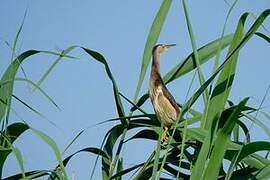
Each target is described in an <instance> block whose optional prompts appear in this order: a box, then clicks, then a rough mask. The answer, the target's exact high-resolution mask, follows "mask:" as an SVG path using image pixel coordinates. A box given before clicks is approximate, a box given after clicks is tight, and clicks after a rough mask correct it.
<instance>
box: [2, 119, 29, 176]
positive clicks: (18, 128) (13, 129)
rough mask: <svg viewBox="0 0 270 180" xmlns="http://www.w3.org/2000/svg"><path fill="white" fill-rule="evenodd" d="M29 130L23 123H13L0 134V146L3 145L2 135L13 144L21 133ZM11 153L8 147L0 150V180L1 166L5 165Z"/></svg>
mask: <svg viewBox="0 0 270 180" xmlns="http://www.w3.org/2000/svg"><path fill="white" fill-rule="evenodd" d="M28 129H29V126H27V125H26V124H24V123H13V124H11V125H9V126H8V127H7V128H6V130H5V131H4V132H1V133H3V134H1V139H0V142H1V143H0V144H1V145H3V144H5V142H4V141H5V139H3V137H2V136H3V135H5V136H6V137H7V138H8V140H9V143H11V144H12V143H13V142H14V141H15V140H16V139H17V138H18V137H19V136H20V135H21V134H22V133H23V132H25V131H26V130H28ZM11 152H12V149H11V148H10V147H9V146H8V144H7V146H6V147H3V146H2V148H0V179H1V178H2V170H3V165H4V163H5V160H6V158H7V156H8V155H9V154H10V153H11Z"/></svg>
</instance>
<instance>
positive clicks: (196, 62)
mask: <svg viewBox="0 0 270 180" xmlns="http://www.w3.org/2000/svg"><path fill="white" fill-rule="evenodd" d="M182 4H183V8H184V12H185V17H186V24H187V27H188V32H189V37H190V40H191V45H192V50H193V54H194V59H195V66H196V68H197V70H198V76H199V81H200V85H202V84H203V83H205V78H204V75H203V72H202V70H201V64H200V59H199V55H198V51H197V45H196V42H195V37H194V33H193V30H192V25H191V20H190V17H189V13H188V7H187V3H186V1H185V0H182ZM208 96H209V93H208V91H207V89H205V92H204V94H203V100H204V104H205V105H206V103H207V100H208Z"/></svg>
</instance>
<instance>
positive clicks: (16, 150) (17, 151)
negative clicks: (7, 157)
mask: <svg viewBox="0 0 270 180" xmlns="http://www.w3.org/2000/svg"><path fill="white" fill-rule="evenodd" d="M11 147H12V152H13V153H14V154H15V157H16V159H17V161H18V163H19V166H20V169H21V172H22V177H24V178H25V170H24V163H23V157H22V153H21V151H20V150H19V149H18V148H16V147H13V146H12V145H11Z"/></svg>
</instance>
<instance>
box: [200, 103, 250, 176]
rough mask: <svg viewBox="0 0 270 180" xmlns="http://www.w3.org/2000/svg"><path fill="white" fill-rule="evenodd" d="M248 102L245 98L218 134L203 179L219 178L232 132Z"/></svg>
mask: <svg viewBox="0 0 270 180" xmlns="http://www.w3.org/2000/svg"><path fill="white" fill-rule="evenodd" d="M247 101H248V98H245V99H244V100H242V101H241V102H240V103H239V105H238V106H237V108H236V109H235V110H234V111H233V113H232V114H231V116H230V117H229V119H228V120H227V122H226V123H225V125H224V127H223V128H222V129H221V130H220V131H219V132H218V133H217V138H216V140H215V144H214V147H213V151H212V152H211V155H210V160H209V162H208V164H207V167H206V169H205V173H204V176H203V179H209V180H211V179H213V180H215V179H217V178H218V175H219V169H220V167H221V164H222V160H223V158H224V155H225V152H226V149H227V148H226V147H227V146H228V144H229V142H230V135H231V132H232V130H233V128H234V126H235V124H236V120H237V119H238V117H239V115H240V113H241V111H242V108H243V107H244V106H245V104H246V103H247Z"/></svg>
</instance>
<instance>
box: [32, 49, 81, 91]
mask: <svg viewBox="0 0 270 180" xmlns="http://www.w3.org/2000/svg"><path fill="white" fill-rule="evenodd" d="M76 47H77V46H70V47H68V48H66V49H65V50H63V51H62V52H61V54H60V55H59V57H58V58H57V59H56V60H55V61H54V63H53V64H52V65H51V66H50V67H49V69H48V70H47V71H46V72H45V73H44V75H43V76H42V77H41V78H40V80H39V81H38V82H37V87H40V85H41V83H42V82H43V81H44V80H45V79H46V78H47V76H48V75H49V74H50V73H51V71H52V70H53V68H54V67H55V66H56V65H57V64H58V63H59V62H60V61H61V60H62V59H63V58H64V57H66V56H67V55H68V53H70V51H72V50H73V49H74V48H76ZM35 90H36V87H34V89H33V91H35Z"/></svg>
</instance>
